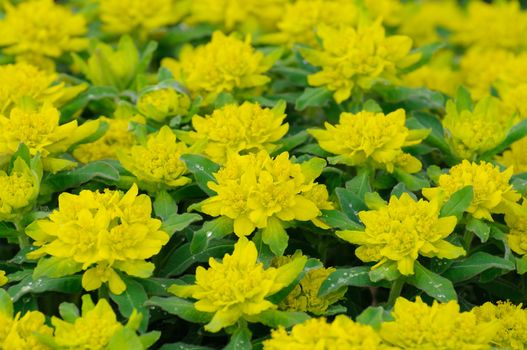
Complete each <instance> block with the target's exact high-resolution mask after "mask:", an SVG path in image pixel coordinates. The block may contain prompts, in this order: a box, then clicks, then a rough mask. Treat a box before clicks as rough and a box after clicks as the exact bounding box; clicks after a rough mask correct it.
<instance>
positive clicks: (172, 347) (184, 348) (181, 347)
mask: <svg viewBox="0 0 527 350" xmlns="http://www.w3.org/2000/svg"><path fill="white" fill-rule="evenodd" d="M159 350H214V348H210V347H208V346H202V345H194V344H186V343H181V342H177V343H172V344H165V345H163V346H162V347H160V348H159Z"/></svg>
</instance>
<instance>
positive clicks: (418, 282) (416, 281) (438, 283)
mask: <svg viewBox="0 0 527 350" xmlns="http://www.w3.org/2000/svg"><path fill="white" fill-rule="evenodd" d="M414 269H415V274H414V275H413V276H409V277H408V278H407V279H406V281H407V282H408V283H410V284H411V285H413V286H414V287H416V288H417V289H420V290H422V291H423V292H425V293H426V294H428V295H429V296H431V297H433V298H435V299H437V300H439V301H441V302H447V301H449V300H456V299H457V294H456V291H455V289H454V286H453V285H452V282H451V281H450V280H448V279H446V278H444V277H441V276H440V275H438V274H436V273H434V272H432V271H430V270H428V269H427V268H425V267H424V266H423V265H421V264H420V263H419V262H418V261H416V262H415V265H414Z"/></svg>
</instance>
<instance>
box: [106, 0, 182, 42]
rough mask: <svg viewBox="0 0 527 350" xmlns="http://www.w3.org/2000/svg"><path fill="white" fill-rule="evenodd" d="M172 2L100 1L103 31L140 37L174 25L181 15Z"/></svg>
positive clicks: (163, 0) (172, 0)
mask: <svg viewBox="0 0 527 350" xmlns="http://www.w3.org/2000/svg"><path fill="white" fill-rule="evenodd" d="M176 3H178V1H174V0H149V1H143V0H100V5H99V6H100V18H101V21H102V24H103V30H104V31H105V32H107V33H112V34H127V33H131V32H133V31H138V32H139V34H140V35H141V37H146V36H147V35H148V34H150V33H152V32H154V31H156V30H158V29H160V28H162V27H165V26H167V25H170V24H174V23H176V22H177V21H178V20H179V19H180V18H181V15H182V13H181V12H180V11H178V10H177V8H176Z"/></svg>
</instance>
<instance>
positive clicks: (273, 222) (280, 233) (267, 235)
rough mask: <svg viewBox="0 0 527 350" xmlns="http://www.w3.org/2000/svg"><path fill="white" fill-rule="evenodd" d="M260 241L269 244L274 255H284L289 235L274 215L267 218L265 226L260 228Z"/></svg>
mask: <svg viewBox="0 0 527 350" xmlns="http://www.w3.org/2000/svg"><path fill="white" fill-rule="evenodd" d="M262 241H263V242H264V243H265V244H267V245H268V246H269V248H270V249H271V251H272V252H273V254H274V255H276V256H282V255H284V252H285V249H286V248H287V242H288V241H289V236H288V235H287V232H286V230H285V228H284V226H283V225H282V222H281V221H280V220H278V219H276V218H274V217H271V218H269V220H267V227H266V228H264V229H262Z"/></svg>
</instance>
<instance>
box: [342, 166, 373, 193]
mask: <svg viewBox="0 0 527 350" xmlns="http://www.w3.org/2000/svg"><path fill="white" fill-rule="evenodd" d="M346 189H348V190H350V191H351V192H353V193H355V194H356V195H357V196H358V197H359V198H361V199H362V198H364V195H365V194H366V193H368V192H371V191H372V188H371V185H370V173H369V172H368V171H363V172H361V173H360V174H358V175H357V176H355V177H354V178H353V179H351V180H349V181H348V182H346Z"/></svg>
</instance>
